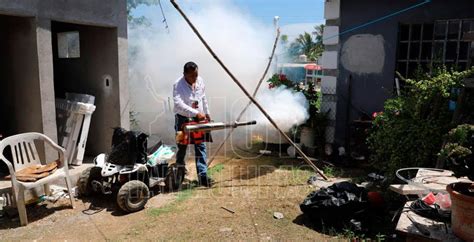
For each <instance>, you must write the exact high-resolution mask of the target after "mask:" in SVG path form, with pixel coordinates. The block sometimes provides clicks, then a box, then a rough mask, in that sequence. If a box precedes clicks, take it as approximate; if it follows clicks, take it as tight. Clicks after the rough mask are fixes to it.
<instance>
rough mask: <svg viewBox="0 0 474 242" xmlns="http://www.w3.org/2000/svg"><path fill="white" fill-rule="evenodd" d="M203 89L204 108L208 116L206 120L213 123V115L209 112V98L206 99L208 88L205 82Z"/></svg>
mask: <svg viewBox="0 0 474 242" xmlns="http://www.w3.org/2000/svg"><path fill="white" fill-rule="evenodd" d="M202 85H203V87H202V89H203V90H202V93H203V96H202V108H203V110H204V114H205V115H206V118H207V119H208V120H209V121H211V113H210V111H209V104H208V102H207V97H206V87H205V85H204V82H203V84H202Z"/></svg>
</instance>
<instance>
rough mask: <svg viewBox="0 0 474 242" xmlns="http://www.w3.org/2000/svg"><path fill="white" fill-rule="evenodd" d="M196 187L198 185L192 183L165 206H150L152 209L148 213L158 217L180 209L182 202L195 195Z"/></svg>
mask: <svg viewBox="0 0 474 242" xmlns="http://www.w3.org/2000/svg"><path fill="white" fill-rule="evenodd" d="M195 187H196V185H190V186H189V187H188V188H186V189H184V190H181V191H179V192H178V194H177V195H176V199H175V200H174V201H173V202H172V203H170V204H167V205H165V206H163V207H160V208H150V209H148V211H147V212H148V215H149V216H152V217H158V216H160V215H162V214H165V213H169V212H173V211H176V210H177V209H178V205H179V204H180V203H182V202H184V201H186V200H188V199H189V198H191V197H192V196H193V193H194V188H195Z"/></svg>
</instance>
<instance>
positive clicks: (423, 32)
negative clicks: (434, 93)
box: [396, 19, 474, 77]
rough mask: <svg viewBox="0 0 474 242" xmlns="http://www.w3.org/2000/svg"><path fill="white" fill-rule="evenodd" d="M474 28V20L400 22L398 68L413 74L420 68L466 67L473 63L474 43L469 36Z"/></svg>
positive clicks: (404, 73) (402, 71) (400, 70)
mask: <svg viewBox="0 0 474 242" xmlns="http://www.w3.org/2000/svg"><path fill="white" fill-rule="evenodd" d="M473 31H474V20H473V19H464V20H440V21H435V22H434V23H425V24H400V26H399V33H398V48H397V66H396V69H397V71H398V72H400V74H402V75H403V76H405V77H413V75H414V74H415V73H416V71H417V69H418V68H421V69H422V70H423V71H424V72H430V71H432V68H433V66H437V65H446V66H447V67H448V68H455V69H457V70H466V69H468V68H469V67H471V66H472V65H473V60H472V58H473V57H474V56H472V54H473V48H474V44H473V43H474V42H472V40H468V39H467V38H465V36H467V35H468V33H470V32H473Z"/></svg>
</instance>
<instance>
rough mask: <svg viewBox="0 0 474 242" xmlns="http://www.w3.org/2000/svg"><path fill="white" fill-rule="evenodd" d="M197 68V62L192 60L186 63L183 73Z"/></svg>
mask: <svg viewBox="0 0 474 242" xmlns="http://www.w3.org/2000/svg"><path fill="white" fill-rule="evenodd" d="M197 68H198V66H197V65H196V63H194V62H192V61H190V62H188V63H186V64H184V68H183V73H188V72H190V71H195V70H196V69H197Z"/></svg>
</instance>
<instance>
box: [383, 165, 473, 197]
mask: <svg viewBox="0 0 474 242" xmlns="http://www.w3.org/2000/svg"><path fill="white" fill-rule="evenodd" d="M452 175H453V172H452V171H448V170H444V171H442V172H441V171H434V170H430V169H419V170H418V172H417V174H416V177H415V178H413V179H412V180H413V182H416V183H420V184H421V186H416V185H412V184H392V185H390V187H389V189H390V190H392V191H394V192H396V193H398V194H401V195H419V194H427V193H429V191H438V192H443V191H446V186H447V185H448V184H451V183H455V182H471V181H470V180H469V179H467V178H456V177H454V176H452Z"/></svg>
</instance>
